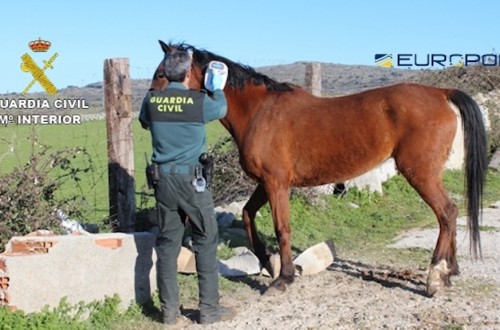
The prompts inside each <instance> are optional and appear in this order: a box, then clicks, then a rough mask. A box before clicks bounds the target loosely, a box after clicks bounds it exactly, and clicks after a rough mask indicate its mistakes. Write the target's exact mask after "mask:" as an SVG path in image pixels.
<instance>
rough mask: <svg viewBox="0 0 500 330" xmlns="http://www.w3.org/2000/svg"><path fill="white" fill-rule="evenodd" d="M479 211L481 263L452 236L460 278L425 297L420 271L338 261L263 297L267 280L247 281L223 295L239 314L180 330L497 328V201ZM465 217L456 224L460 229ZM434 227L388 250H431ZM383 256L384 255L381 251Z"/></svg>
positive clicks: (499, 298)
mask: <svg viewBox="0 0 500 330" xmlns="http://www.w3.org/2000/svg"><path fill="white" fill-rule="evenodd" d="M496 206H497V208H490V209H485V212H484V218H483V223H482V225H483V226H486V230H484V231H483V232H482V233H481V238H482V245H483V261H482V262H476V263H472V262H471V261H470V260H469V258H468V239H467V236H466V233H465V231H464V230H463V228H460V229H459V231H458V234H457V239H458V244H459V248H458V253H459V256H460V257H459V264H460V267H461V272H462V274H461V276H459V277H454V278H453V283H454V286H453V287H451V288H448V289H445V290H442V291H440V292H438V293H437V294H436V295H435V296H434V297H433V298H428V297H426V295H425V281H426V276H427V270H426V269H415V268H410V269H405V268H404V266H401V268H398V267H399V266H398V265H384V264H377V261H375V260H374V261H364V262H361V261H356V260H343V259H341V258H342V256H340V258H339V259H337V260H336V261H335V262H334V263H333V264H332V265H331V266H330V267H329V268H328V269H327V270H326V271H324V272H322V273H319V274H316V275H311V276H304V277H301V278H297V279H296V281H295V283H294V284H293V285H292V286H290V287H289V288H288V290H287V291H286V293H284V294H279V295H275V296H269V295H262V294H261V292H263V290H264V288H265V286H266V285H267V284H268V282H269V279H266V278H263V277H257V278H255V279H247V280H248V282H247V283H248V286H247V287H245V288H244V289H242V290H238V292H235V293H234V294H233V295H230V296H227V295H226V296H223V297H222V303H223V304H224V305H229V306H234V307H236V308H237V309H238V315H237V316H236V318H234V319H233V320H231V321H226V322H220V323H217V324H213V325H210V326H208V327H207V326H205V327H203V326H201V325H197V324H194V323H192V322H191V321H190V320H187V319H185V320H183V321H182V322H181V323H180V324H179V325H178V326H177V328H179V329H202V328H203V329H251V330H254V329H287V330H288V329H500V307H499V302H500V272H499V270H500V253H499V247H498V245H497V244H500V243H499V242H500V208H498V206H500V203H497V204H496ZM464 221H465V219H459V225H460V224H462V225H463V224H464ZM436 238H437V230H425V231H412V232H410V233H405V234H404V235H401V239H400V240H398V241H397V243H395V244H394V246H393V247H395V248H407V247H423V248H428V249H432V248H433V247H434V244H435V240H436ZM381 253H383V252H381Z"/></svg>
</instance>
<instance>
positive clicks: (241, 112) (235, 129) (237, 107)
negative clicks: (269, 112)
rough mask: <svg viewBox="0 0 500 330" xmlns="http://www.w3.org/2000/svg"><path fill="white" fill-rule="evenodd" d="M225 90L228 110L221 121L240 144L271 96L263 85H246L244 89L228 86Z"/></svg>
mask: <svg viewBox="0 0 500 330" xmlns="http://www.w3.org/2000/svg"><path fill="white" fill-rule="evenodd" d="M224 92H225V94H226V99H227V105H228V111H227V115H226V116H225V117H224V118H223V119H221V123H222V125H223V126H224V127H225V128H226V129H227V130H228V132H229V133H230V134H231V135H232V136H233V138H234V139H235V140H236V143H237V144H239V143H240V142H242V141H243V139H244V137H245V135H246V132H247V129H248V127H249V126H250V124H251V121H252V119H253V118H254V117H255V116H256V115H257V113H258V112H259V111H261V110H262V109H263V108H265V103H267V102H266V101H267V100H268V98H269V97H271V96H270V93H269V92H267V90H266V89H265V88H261V87H244V88H243V89H242V90H233V89H230V88H228V89H226V90H225V91H224Z"/></svg>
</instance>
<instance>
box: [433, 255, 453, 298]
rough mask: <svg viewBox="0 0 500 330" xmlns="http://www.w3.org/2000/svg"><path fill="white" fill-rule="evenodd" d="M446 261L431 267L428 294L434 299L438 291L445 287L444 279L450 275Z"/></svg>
mask: <svg viewBox="0 0 500 330" xmlns="http://www.w3.org/2000/svg"><path fill="white" fill-rule="evenodd" d="M450 272H451V269H450V268H448V263H447V262H446V260H444V259H443V260H441V261H440V262H438V263H437V264H436V265H434V266H431V269H430V270H429V276H428V277H427V294H428V295H429V297H432V296H433V295H434V294H435V293H436V292H437V291H438V290H440V289H441V288H443V287H444V285H445V283H444V281H443V277H444V276H446V275H448V274H450Z"/></svg>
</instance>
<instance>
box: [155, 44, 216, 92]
mask: <svg viewBox="0 0 500 330" xmlns="http://www.w3.org/2000/svg"><path fill="white" fill-rule="evenodd" d="M159 42H160V46H161V49H162V50H163V53H164V58H165V57H167V56H169V55H170V54H172V53H174V52H176V51H188V52H189V53H191V54H192V57H193V62H192V65H191V70H190V74H191V78H190V79H189V86H188V87H189V88H191V89H202V88H204V86H203V78H204V74H205V70H206V67H207V65H208V63H209V62H210V60H208V61H207V60H205V59H204V58H206V56H203V53H202V52H200V51H198V50H197V49H196V48H194V47H193V46H190V45H187V44H177V45H172V44H166V43H164V42H163V41H161V40H159ZM205 62H206V63H205ZM167 84H168V79H167V78H166V77H165V73H164V69H163V60H162V61H161V62H160V64H159V65H158V67H157V68H156V71H155V74H154V76H153V81H152V82H151V89H154V90H161V89H163V88H165V86H167Z"/></svg>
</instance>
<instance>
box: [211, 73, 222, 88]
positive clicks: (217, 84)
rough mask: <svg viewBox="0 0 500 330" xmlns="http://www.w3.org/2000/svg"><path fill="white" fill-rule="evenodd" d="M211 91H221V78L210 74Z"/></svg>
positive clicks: (218, 75) (215, 74)
mask: <svg viewBox="0 0 500 330" xmlns="http://www.w3.org/2000/svg"><path fill="white" fill-rule="evenodd" d="M211 87H212V91H215V90H216V89H222V76H221V75H220V74H217V73H215V72H214V73H213V74H212V86H211Z"/></svg>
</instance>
